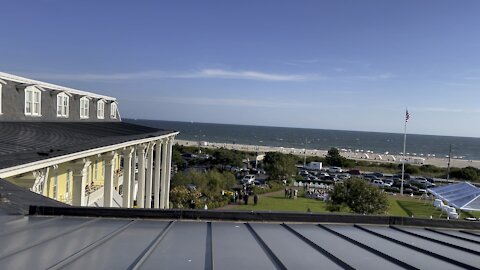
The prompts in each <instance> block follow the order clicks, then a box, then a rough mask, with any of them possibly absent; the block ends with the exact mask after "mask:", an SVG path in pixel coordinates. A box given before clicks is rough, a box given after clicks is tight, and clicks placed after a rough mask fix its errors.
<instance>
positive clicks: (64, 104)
mask: <svg viewBox="0 0 480 270" xmlns="http://www.w3.org/2000/svg"><path fill="white" fill-rule="evenodd" d="M69 107H70V106H69V97H68V96H67V94H65V93H63V92H62V93H60V94H58V95H57V117H68V111H69Z"/></svg>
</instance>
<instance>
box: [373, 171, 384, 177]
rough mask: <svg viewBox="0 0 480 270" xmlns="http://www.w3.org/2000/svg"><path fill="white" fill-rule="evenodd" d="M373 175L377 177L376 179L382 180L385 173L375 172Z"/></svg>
mask: <svg viewBox="0 0 480 270" xmlns="http://www.w3.org/2000/svg"><path fill="white" fill-rule="evenodd" d="M371 175H375V176H376V177H379V178H382V177H383V176H384V175H383V173H381V172H374V173H371Z"/></svg>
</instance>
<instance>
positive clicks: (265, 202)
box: [228, 191, 480, 219]
mask: <svg viewBox="0 0 480 270" xmlns="http://www.w3.org/2000/svg"><path fill="white" fill-rule="evenodd" d="M298 195H299V197H298V199H297V200H292V199H287V198H285V197H284V193H283V191H279V192H275V193H271V194H266V195H261V196H260V198H259V200H258V204H257V205H256V206H254V205H253V198H250V200H249V204H248V205H244V204H242V205H230V206H228V208H229V209H232V210H245V211H251V210H261V211H297V212H307V209H309V208H310V211H312V212H314V213H325V212H328V211H327V210H326V209H325V203H324V202H322V201H318V200H313V199H307V198H304V197H303V191H300V192H299V194H298ZM388 203H389V205H390V207H389V210H388V212H387V214H388V215H391V216H413V217H418V218H430V216H432V217H433V218H439V217H440V214H441V212H440V211H439V210H437V209H435V207H433V205H432V202H431V201H424V200H419V199H418V198H411V197H400V196H389V197H388ZM470 216H475V217H480V212H472V213H465V212H462V213H461V216H460V218H462V219H463V218H465V217H470ZM442 218H445V214H443V215H442Z"/></svg>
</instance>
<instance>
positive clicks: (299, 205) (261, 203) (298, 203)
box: [231, 191, 327, 212]
mask: <svg viewBox="0 0 480 270" xmlns="http://www.w3.org/2000/svg"><path fill="white" fill-rule="evenodd" d="M308 208H310V210H311V211H312V212H327V210H326V209H325V203H324V202H321V201H318V200H312V199H307V198H304V197H303V192H299V196H298V198H297V199H296V200H293V199H287V198H285V197H284V192H283V191H280V192H275V193H273V194H269V195H265V196H260V197H259V199H258V204H257V205H256V206H255V205H253V198H251V197H250V199H249V204H248V205H244V204H242V205H235V206H233V207H232V208H231V209H235V210H248V211H250V210H262V211H297V212H307V209H308Z"/></svg>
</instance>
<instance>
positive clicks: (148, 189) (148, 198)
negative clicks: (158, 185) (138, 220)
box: [145, 143, 154, 208]
mask: <svg viewBox="0 0 480 270" xmlns="http://www.w3.org/2000/svg"><path fill="white" fill-rule="evenodd" d="M153 147H154V145H153V143H151V144H149V145H148V148H147V177H146V179H145V208H152V176H153Z"/></svg>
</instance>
